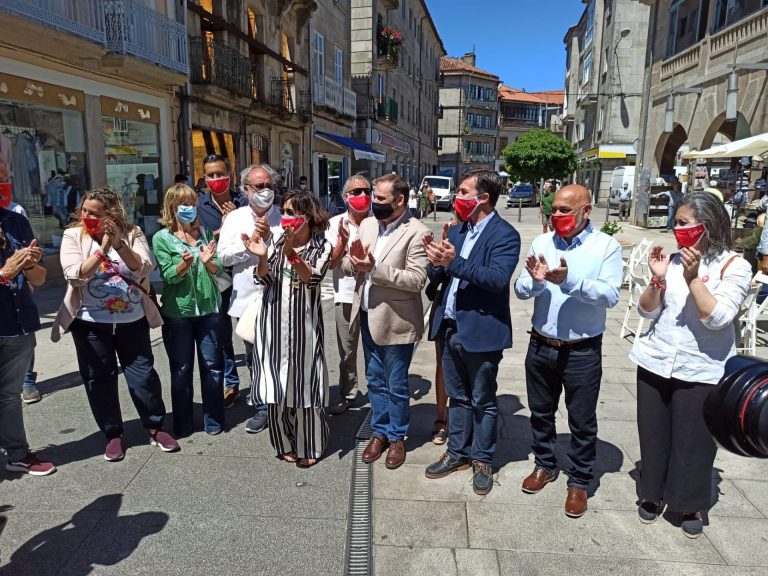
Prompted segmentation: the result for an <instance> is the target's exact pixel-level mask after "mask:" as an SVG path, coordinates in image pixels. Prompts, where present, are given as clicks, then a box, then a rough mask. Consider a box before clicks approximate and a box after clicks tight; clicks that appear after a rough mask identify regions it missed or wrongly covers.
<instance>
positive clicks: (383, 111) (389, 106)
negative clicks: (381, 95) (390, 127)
mask: <svg viewBox="0 0 768 576" xmlns="http://www.w3.org/2000/svg"><path fill="white" fill-rule="evenodd" d="M397 109H398V106H397V100H395V99H394V98H386V99H385V100H384V101H383V102H379V103H378V106H377V112H378V119H379V121H381V122H390V123H392V124H397V118H398V113H397V112H398V110H397Z"/></svg>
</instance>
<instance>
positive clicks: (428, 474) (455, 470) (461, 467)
mask: <svg viewBox="0 0 768 576" xmlns="http://www.w3.org/2000/svg"><path fill="white" fill-rule="evenodd" d="M467 468H469V463H466V464H462V465H461V466H457V467H456V468H454V469H452V470H448V471H447V472H441V473H440V474H434V473H432V474H430V473H429V472H426V471H425V472H424V476H426V477H427V478H429V479H430V480H437V479H438V478H445V477H446V476H449V475H451V474H453V473H454V472H459V471H460V470H466V469H467Z"/></svg>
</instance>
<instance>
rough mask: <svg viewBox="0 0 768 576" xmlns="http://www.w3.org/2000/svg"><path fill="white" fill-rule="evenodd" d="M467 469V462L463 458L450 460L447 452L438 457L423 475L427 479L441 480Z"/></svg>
mask: <svg viewBox="0 0 768 576" xmlns="http://www.w3.org/2000/svg"><path fill="white" fill-rule="evenodd" d="M467 468H469V461H468V460H466V459H465V458H452V457H451V456H450V455H449V454H448V452H446V453H445V454H443V455H442V456H440V460H438V461H437V462H435V463H434V464H430V465H429V466H427V469H426V470H425V471H424V475H425V476H426V477H427V478H432V479H433V480H434V479H435V478H443V477H444V476H448V474H451V473H453V472H457V471H459V470H466V469H467Z"/></svg>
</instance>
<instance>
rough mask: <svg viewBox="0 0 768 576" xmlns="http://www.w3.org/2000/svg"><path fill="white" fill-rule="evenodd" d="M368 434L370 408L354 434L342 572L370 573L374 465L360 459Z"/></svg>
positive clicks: (357, 575) (363, 575) (353, 575)
mask: <svg viewBox="0 0 768 576" xmlns="http://www.w3.org/2000/svg"><path fill="white" fill-rule="evenodd" d="M370 437H371V412H370V410H369V411H368V414H367V415H366V417H365V420H363V423H362V424H361V425H360V428H358V430H357V434H355V463H354V465H353V467H352V485H351V486H350V498H349V515H348V523H347V551H346V554H345V562H344V564H345V572H344V573H345V574H346V575H347V576H370V575H371V574H373V513H372V512H373V506H372V504H373V489H372V488H373V486H372V484H373V468H372V466H371V464H365V463H363V461H362V455H363V450H365V447H366V445H367V444H368V440H369V439H370Z"/></svg>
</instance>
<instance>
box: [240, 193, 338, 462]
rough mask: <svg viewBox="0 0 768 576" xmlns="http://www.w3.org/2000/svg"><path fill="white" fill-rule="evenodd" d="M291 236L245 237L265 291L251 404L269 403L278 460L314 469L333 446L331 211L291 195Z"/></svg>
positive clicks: (286, 211) (287, 200) (284, 208)
mask: <svg viewBox="0 0 768 576" xmlns="http://www.w3.org/2000/svg"><path fill="white" fill-rule="evenodd" d="M280 213H281V214H282V226H283V230H284V233H283V235H282V236H280V237H279V238H278V239H277V240H276V241H275V243H274V244H271V245H267V244H266V243H265V242H264V239H263V238H261V237H258V235H255V236H253V237H249V236H248V235H247V234H243V236H242V240H243V243H244V244H245V247H246V248H247V249H248V250H249V251H251V252H252V253H253V254H255V255H256V256H259V264H258V267H257V268H256V270H255V272H254V276H255V277H256V278H257V280H258V281H259V282H261V283H262V284H263V285H264V295H263V303H262V309H261V313H260V315H259V318H258V320H257V326H256V342H255V343H254V350H253V386H252V389H251V400H252V401H254V402H259V403H265V404H268V426H269V438H270V441H271V442H272V446H273V447H274V448H275V451H276V452H277V455H278V458H280V459H282V460H284V461H286V462H296V463H297V464H298V466H300V467H305V468H308V467H310V466H313V465H314V464H316V463H317V461H318V459H319V458H320V457H321V456H322V453H323V450H324V449H325V446H326V444H327V441H328V424H327V422H326V419H325V406H326V405H327V404H328V368H327V365H326V362H325V345H324V333H323V309H322V305H321V301H320V283H321V282H322V280H323V278H324V277H325V273H326V271H327V270H328V265H329V263H330V260H331V251H332V247H331V244H330V242H328V240H326V239H325V234H324V232H325V230H326V228H328V213H327V212H326V211H325V210H324V209H323V208H322V207H321V206H320V203H319V202H318V200H317V198H316V197H315V196H313V195H312V194H311V193H309V192H304V191H299V190H294V191H291V192H288V193H287V194H286V195H285V196H283V198H282V199H281V202H280Z"/></svg>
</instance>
